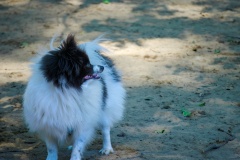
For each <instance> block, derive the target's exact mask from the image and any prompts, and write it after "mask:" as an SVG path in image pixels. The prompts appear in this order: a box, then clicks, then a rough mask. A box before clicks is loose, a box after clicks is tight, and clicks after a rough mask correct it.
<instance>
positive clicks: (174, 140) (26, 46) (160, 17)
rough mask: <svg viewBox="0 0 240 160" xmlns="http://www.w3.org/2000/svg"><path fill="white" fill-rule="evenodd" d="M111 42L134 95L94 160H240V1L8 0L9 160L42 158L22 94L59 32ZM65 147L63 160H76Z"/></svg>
mask: <svg viewBox="0 0 240 160" xmlns="http://www.w3.org/2000/svg"><path fill="white" fill-rule="evenodd" d="M68 33H75V34H76V37H77V39H78V41H79V42H86V41H89V40H92V39H94V38H96V37H97V36H99V35H101V34H103V33H108V37H109V38H110V39H112V41H110V42H105V43H103V45H104V46H106V47H107V48H109V50H110V51H111V52H113V54H108V56H109V57H111V58H112V59H114V61H115V63H116V65H117V67H118V68H119V69H120V70H121V71H122V75H123V81H124V84H125V86H126V89H127V91H128V96H127V103H126V111H125V117H124V120H123V121H121V122H120V123H119V124H118V125H116V127H114V128H113V130H112V143H113V147H114V148H115V152H114V154H111V155H109V156H102V155H100V154H99V153H98V150H99V149H100V148H101V135H100V134H99V133H98V132H97V133H96V139H95V140H94V141H93V142H92V143H91V145H89V146H88V148H87V150H86V152H85V154H84V157H85V159H91V160H92V159H98V160H105V159H112V160H113V159H118V160H126V159H131V160H142V159H146V160H155V159H166V160H170V159H171V160H175V159H176V160H179V159H181V160H186V159H187V160H192V159H193V160H195V159H199V160H201V159H209V160H210V159H211V160H213V159H214V160H215V159H216V160H221V159H222V160H226V159H230V160H235V159H236V160H237V159H240V116H239V115H240V1H239V0H231V1H230V0H182V1H179V0H151V1H150V0H112V1H110V3H109V4H104V3H102V2H101V0H58V1H57V0H41V1H40V0H39V1H38V0H1V1H0V160H15V159H16V160H28V159H29V160H35V159H39V160H43V159H45V158H46V148H45V145H44V143H43V142H42V141H40V140H39V139H38V138H37V137H36V136H35V135H33V134H31V133H28V131H27V129H26V127H25V125H24V123H23V118H22V105H21V104H22V94H23V92H24V89H25V87H26V83H27V80H28V77H29V75H30V70H29V68H28V66H29V64H30V63H29V60H30V59H31V58H32V57H33V56H35V55H36V54H37V50H38V49H39V48H41V47H42V46H44V47H48V44H49V40H50V39H51V37H52V36H53V35H54V34H58V35H59V37H60V38H59V39H58V40H57V42H56V44H55V45H56V46H57V45H58V43H59V42H60V40H61V38H64V37H66V35H67V34H68ZM69 156H70V151H69V150H67V149H66V147H65V146H63V147H62V148H61V150H60V152H59V158H60V160H65V159H69Z"/></svg>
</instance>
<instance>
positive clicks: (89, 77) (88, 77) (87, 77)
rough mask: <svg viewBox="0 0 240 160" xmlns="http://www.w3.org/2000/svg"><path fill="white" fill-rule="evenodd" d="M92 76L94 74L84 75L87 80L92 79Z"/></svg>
mask: <svg viewBox="0 0 240 160" xmlns="http://www.w3.org/2000/svg"><path fill="white" fill-rule="evenodd" d="M91 78H92V76H89V75H87V76H85V77H84V79H86V80H88V79H91Z"/></svg>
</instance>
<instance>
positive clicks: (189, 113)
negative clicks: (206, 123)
mask: <svg viewBox="0 0 240 160" xmlns="http://www.w3.org/2000/svg"><path fill="white" fill-rule="evenodd" d="M182 114H183V116H184V117H190V116H191V112H190V111H188V110H186V109H182Z"/></svg>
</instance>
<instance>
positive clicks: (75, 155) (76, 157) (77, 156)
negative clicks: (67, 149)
mask: <svg viewBox="0 0 240 160" xmlns="http://www.w3.org/2000/svg"><path fill="white" fill-rule="evenodd" d="M84 131H85V132H84V133H81V134H80V135H79V136H78V138H77V139H76V140H75V142H74V145H73V150H72V154H71V159H70V160H81V158H82V154H83V151H84V149H85V146H86V144H87V143H88V142H89V140H90V139H91V137H92V134H93V131H92V130H84Z"/></svg>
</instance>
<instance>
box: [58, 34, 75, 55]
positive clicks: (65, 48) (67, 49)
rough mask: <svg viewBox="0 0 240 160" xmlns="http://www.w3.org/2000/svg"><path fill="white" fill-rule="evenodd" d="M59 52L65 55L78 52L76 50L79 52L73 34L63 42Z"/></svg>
mask: <svg viewBox="0 0 240 160" xmlns="http://www.w3.org/2000/svg"><path fill="white" fill-rule="evenodd" d="M59 50H60V51H61V52H62V53H65V54H66V53H68V54H71V53H72V52H76V50H78V47H77V43H76V41H75V37H74V35H73V34H69V35H68V36H67V38H66V40H65V41H63V42H62V44H61V45H60V47H59Z"/></svg>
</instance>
